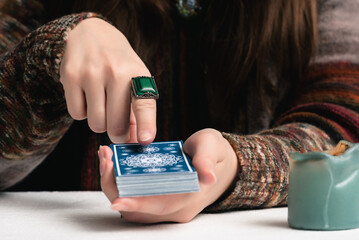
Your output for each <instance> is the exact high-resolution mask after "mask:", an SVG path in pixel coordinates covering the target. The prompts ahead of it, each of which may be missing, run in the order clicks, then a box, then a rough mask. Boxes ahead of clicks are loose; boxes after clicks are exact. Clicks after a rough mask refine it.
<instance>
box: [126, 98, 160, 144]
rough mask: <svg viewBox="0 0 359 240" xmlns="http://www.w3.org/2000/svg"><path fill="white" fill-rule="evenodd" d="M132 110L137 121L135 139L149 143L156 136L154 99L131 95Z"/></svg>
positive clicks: (142, 142)
mask: <svg viewBox="0 0 359 240" xmlns="http://www.w3.org/2000/svg"><path fill="white" fill-rule="evenodd" d="M132 110H133V113H134V115H135V117H136V123H137V140H138V142H139V143H140V144H142V145H148V144H150V143H151V142H152V141H153V139H154V138H155V136H156V100H154V99H136V98H135V97H132Z"/></svg>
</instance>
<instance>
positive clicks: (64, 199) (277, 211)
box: [0, 192, 359, 240]
mask: <svg viewBox="0 0 359 240" xmlns="http://www.w3.org/2000/svg"><path fill="white" fill-rule="evenodd" d="M109 205H110V204H109V202H108V200H107V199H106V197H105V196H104V194H103V193H102V192H17V193H14V192H3V193H0V216H1V217H0V239H1V240H8V239H16V240H17V239H46V240H48V239H51V240H52V239H61V240H64V239H76V240H77V239H86V240H88V239H101V240H106V239H121V240H122V239H131V240H135V239H156V240H157V239H170V240H174V239H186V240H188V239H206V240H208V239H216V240H223V239H276V240H278V239H294V240H295V239H300V240H303V239H316V240H318V239H326V240H328V239H345V240H348V239H358V235H359V229H354V230H345V231H303V230H295V229H291V228H289V227H288V224H287V208H272V209H263V210H249V211H235V212H227V213H220V214H200V215H199V216H197V217H196V218H195V219H194V220H192V221H191V222H189V223H185V224H175V223H166V224H152V225H142V224H132V223H128V222H126V221H125V220H124V219H121V218H120V214H119V213H118V212H115V211H112V210H111V209H110V208H109Z"/></svg>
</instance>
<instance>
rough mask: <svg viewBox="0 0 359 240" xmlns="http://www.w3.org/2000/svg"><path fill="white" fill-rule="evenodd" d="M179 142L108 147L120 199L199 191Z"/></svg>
mask: <svg viewBox="0 0 359 240" xmlns="http://www.w3.org/2000/svg"><path fill="white" fill-rule="evenodd" d="M182 145H183V143H182V141H172V142H156V143H152V144H150V145H148V146H142V145H140V144H112V145H111V148H112V151H113V162H114V169H115V175H116V184H117V188H118V193H119V196H120V197H136V196H151V195H162V194H174V193H185V192H197V191H199V184H198V176H197V172H196V171H195V169H194V168H193V167H192V165H191V161H190V159H189V158H188V156H187V155H186V154H185V153H184V152H183V149H182Z"/></svg>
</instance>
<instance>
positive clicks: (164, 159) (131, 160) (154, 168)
mask: <svg viewBox="0 0 359 240" xmlns="http://www.w3.org/2000/svg"><path fill="white" fill-rule="evenodd" d="M181 160H182V157H177V156H173V155H170V154H168V153H165V154H163V153H155V154H152V153H148V154H138V155H132V156H129V157H126V159H121V165H127V166H129V167H135V168H146V169H144V170H143V171H144V172H164V171H166V168H163V167H167V166H173V165H176V164H177V163H178V162H180V161H181Z"/></svg>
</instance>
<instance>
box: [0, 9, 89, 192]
mask: <svg viewBox="0 0 359 240" xmlns="http://www.w3.org/2000/svg"><path fill="white" fill-rule="evenodd" d="M94 16H96V15H95V14H76V15H71V16H65V17H63V18H61V19H57V20H55V21H53V22H51V23H48V24H46V25H44V26H42V27H40V28H38V29H37V30H35V31H33V32H31V33H30V34H28V35H27V36H26V37H25V38H24V39H23V40H22V41H21V42H20V43H19V44H18V45H17V46H16V47H15V48H13V49H12V50H10V51H8V52H5V53H3V54H2V55H1V57H0V64H1V67H0V108H1V114H0V132H1V133H2V134H1V136H0V149H1V150H0V189H4V188H7V187H9V186H11V185H13V184H14V183H16V182H18V181H20V180H21V179H23V178H24V177H25V176H26V175H27V174H29V173H30V172H31V171H32V170H33V169H34V168H35V167H36V166H37V165H38V164H40V163H41V162H42V160H43V159H45V158H46V156H47V155H49V154H50V153H51V152H52V150H53V149H54V148H55V146H56V145H57V143H58V142H59V140H60V139H61V138H62V136H63V135H64V134H65V132H66V131H67V129H68V128H69V126H70V125H71V123H72V121H73V120H72V119H71V118H70V116H69V115H68V112H67V107H66V102H65V99H64V94H63V88H62V85H61V83H60V82H59V81H58V79H59V65H60V62H61V59H62V55H63V53H64V49H65V43H66V37H67V34H68V32H69V31H70V30H71V29H72V28H73V27H74V26H76V24H78V23H79V22H80V21H81V20H82V19H84V18H88V17H94Z"/></svg>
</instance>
